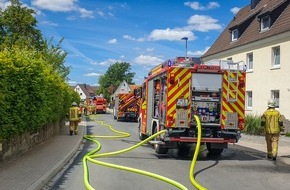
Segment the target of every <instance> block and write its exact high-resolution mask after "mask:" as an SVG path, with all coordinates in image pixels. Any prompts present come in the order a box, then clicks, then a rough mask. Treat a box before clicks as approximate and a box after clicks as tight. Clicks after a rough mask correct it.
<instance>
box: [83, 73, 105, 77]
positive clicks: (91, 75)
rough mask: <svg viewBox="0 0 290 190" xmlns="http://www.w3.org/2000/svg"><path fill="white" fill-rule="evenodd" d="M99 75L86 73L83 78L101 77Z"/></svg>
mask: <svg viewBox="0 0 290 190" xmlns="http://www.w3.org/2000/svg"><path fill="white" fill-rule="evenodd" d="M101 75H102V73H87V74H85V75H84V76H87V77H98V76H101Z"/></svg>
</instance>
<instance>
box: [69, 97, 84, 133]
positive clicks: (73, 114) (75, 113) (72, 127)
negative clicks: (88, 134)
mask: <svg viewBox="0 0 290 190" xmlns="http://www.w3.org/2000/svg"><path fill="white" fill-rule="evenodd" d="M80 121H81V111H80V109H79V108H78V105H77V103H76V102H73V103H72V106H71V107H70V108H69V133H70V135H73V133H74V134H75V135H77V134H78V125H79V122H80Z"/></svg>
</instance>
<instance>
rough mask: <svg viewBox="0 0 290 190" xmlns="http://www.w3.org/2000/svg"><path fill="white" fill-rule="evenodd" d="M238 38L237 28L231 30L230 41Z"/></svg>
mask: <svg viewBox="0 0 290 190" xmlns="http://www.w3.org/2000/svg"><path fill="white" fill-rule="evenodd" d="M238 38H239V31H238V29H234V30H232V41H236V40H238Z"/></svg>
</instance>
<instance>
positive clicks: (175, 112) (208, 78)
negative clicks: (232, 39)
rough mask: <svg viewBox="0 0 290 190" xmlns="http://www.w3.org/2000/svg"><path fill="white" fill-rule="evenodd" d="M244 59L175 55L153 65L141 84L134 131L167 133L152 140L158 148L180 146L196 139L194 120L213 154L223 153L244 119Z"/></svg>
mask: <svg viewBox="0 0 290 190" xmlns="http://www.w3.org/2000/svg"><path fill="white" fill-rule="evenodd" d="M243 68H244V64H242V62H237V63H235V62H233V61H221V60H219V61H212V62H210V63H207V64H202V63H200V62H199V63H196V61H195V59H194V58H187V59H185V58H184V57H177V58H175V59H173V60H168V61H166V62H164V63H162V64H160V65H158V66H156V67H155V68H153V69H152V70H151V72H150V73H149V74H148V77H147V78H146V79H145V81H144V82H143V84H142V88H141V92H140V94H141V95H140V99H141V107H140V115H139V118H138V123H139V125H138V134H139V138H140V140H144V139H146V138H147V137H148V136H150V135H153V134H155V133H157V132H158V131H161V130H164V129H165V130H166V131H167V132H166V133H164V134H163V135H160V136H158V137H156V138H155V139H154V140H153V141H151V143H152V144H153V145H154V149H155V152H156V153H159V154H166V153H167V151H168V149H171V148H178V149H179V150H184V149H185V148H186V147H190V146H188V145H192V144H193V143H196V142H197V122H196V120H195V118H194V115H197V116H198V117H199V119H200V121H201V127H202V139H201V143H203V144H206V147H207V150H208V151H209V153H211V154H221V153H222V151H223V150H224V149H225V148H227V147H228V143H236V142H238V140H239V138H240V131H241V130H242V129H243V128H244V123H245V82H246V74H245V71H244V69H243Z"/></svg>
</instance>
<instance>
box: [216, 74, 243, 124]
mask: <svg viewBox="0 0 290 190" xmlns="http://www.w3.org/2000/svg"><path fill="white" fill-rule="evenodd" d="M236 74H238V76H236ZM230 75H231V77H233V78H234V77H238V79H239V78H243V79H244V81H243V83H245V73H241V72H238V73H230ZM228 84H230V85H228ZM238 84H239V81H238V83H234V82H230V81H229V79H228V72H227V71H225V73H224V75H223V84H222V92H223V93H222V120H221V128H222V129H224V128H225V125H226V114H227V112H231V113H233V112H237V113H238V118H241V119H242V121H244V118H245V86H244V85H243V86H242V87H241V86H239V85H238ZM235 90H237V97H236V94H235V93H234V92H233V91H235ZM228 92H229V98H233V99H236V100H237V101H232V102H230V101H228Z"/></svg>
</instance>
